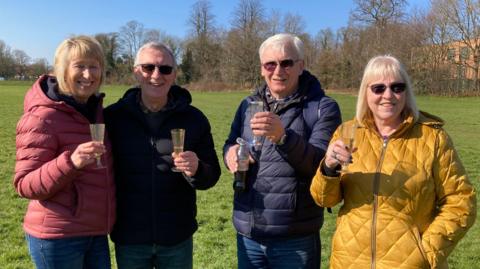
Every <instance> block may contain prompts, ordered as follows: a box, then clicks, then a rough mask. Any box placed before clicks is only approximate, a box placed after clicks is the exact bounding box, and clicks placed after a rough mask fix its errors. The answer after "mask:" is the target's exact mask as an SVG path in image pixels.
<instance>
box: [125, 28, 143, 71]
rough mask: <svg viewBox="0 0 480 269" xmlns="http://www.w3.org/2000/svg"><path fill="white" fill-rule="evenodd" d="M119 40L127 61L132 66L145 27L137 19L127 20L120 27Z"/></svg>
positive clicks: (141, 42)
mask: <svg viewBox="0 0 480 269" xmlns="http://www.w3.org/2000/svg"><path fill="white" fill-rule="evenodd" d="M119 37H120V39H119V41H120V44H121V46H122V52H123V55H124V56H125V58H126V60H127V63H128V64H129V65H130V66H132V65H133V60H134V59H135V55H136V53H137V51H138V49H139V48H140V47H141V46H142V44H143V43H144V41H145V29H144V26H143V24H141V23H139V22H138V21H129V22H127V23H126V24H125V25H124V26H122V27H120V33H119Z"/></svg>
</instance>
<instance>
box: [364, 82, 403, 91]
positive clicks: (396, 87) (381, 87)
mask: <svg viewBox="0 0 480 269" xmlns="http://www.w3.org/2000/svg"><path fill="white" fill-rule="evenodd" d="M387 88H390V90H392V92H394V93H402V92H404V91H405V89H406V88H407V84H405V83H403V82H394V83H392V84H390V85H385V84H383V83H379V84H373V85H370V89H371V90H372V92H373V93H374V94H382V93H384V92H385V91H386V90H387Z"/></svg>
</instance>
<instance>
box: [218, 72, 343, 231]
mask: <svg viewBox="0 0 480 269" xmlns="http://www.w3.org/2000/svg"><path fill="white" fill-rule="evenodd" d="M265 92H266V86H262V87H260V88H258V89H257V90H256V92H255V93H254V94H253V95H252V96H249V97H247V98H245V99H244V100H243V101H242V102H241V104H240V107H239V108H238V110H237V112H236V115H235V119H234V121H233V123H232V126H231V130H230V135H229V137H228V139H227V140H226V142H225V145H224V154H225V153H226V152H227V150H228V148H229V147H230V146H232V145H234V144H235V143H236V142H235V140H236V138H237V137H242V138H244V139H245V140H247V141H251V139H252V132H251V129H250V127H249V122H250V117H249V116H248V114H249V113H246V112H247V111H246V110H247V107H248V103H249V102H250V101H251V100H263V101H264V102H265V100H266V97H265ZM307 102H319V103H316V104H314V106H315V107H318V109H319V110H320V111H319V116H318V118H317V119H316V121H315V123H314V124H313V126H308V124H307V122H306V121H305V119H304V109H305V107H306V103H307ZM270 110H271V111H274V112H275V113H276V114H278V115H279V116H280V118H281V121H282V123H283V126H284V127H285V129H286V134H287V137H286V140H285V143H284V144H283V145H281V146H279V145H275V144H273V143H272V142H271V141H269V140H268V139H264V142H263V146H262V149H261V151H259V152H254V151H251V154H252V156H253V157H254V158H255V159H256V162H255V163H254V164H250V167H249V171H248V176H247V191H245V192H242V193H235V198H234V209H233V222H234V226H235V228H236V229H237V231H238V232H239V233H240V234H242V235H245V236H247V237H250V238H259V239H260V238H280V237H283V238H286V237H293V236H302V235H307V234H312V233H315V232H318V230H319V229H320V228H321V226H322V224H323V208H321V207H318V206H317V205H316V204H315V202H314V201H313V199H312V197H311V196H310V191H309V188H310V183H311V180H312V177H313V176H314V174H315V171H316V170H317V168H318V165H319V163H320V160H321V159H322V158H323V157H324V155H325V152H326V149H327V146H328V143H329V141H330V138H331V136H332V134H333V132H334V131H335V129H336V128H337V126H338V125H339V124H340V123H341V115H340V109H339V107H338V105H337V103H336V102H335V101H334V100H333V99H331V98H329V97H327V96H325V93H324V91H323V90H322V89H321V86H320V83H319V81H318V80H317V78H315V77H314V76H313V75H311V74H310V73H309V72H308V71H304V72H303V74H302V75H301V76H300V80H299V89H298V91H297V94H296V95H295V97H294V98H292V99H291V100H289V101H288V102H287V103H286V104H285V105H284V106H282V108H281V109H279V110H278V111H277V110H276V109H273V108H271V109H270Z"/></svg>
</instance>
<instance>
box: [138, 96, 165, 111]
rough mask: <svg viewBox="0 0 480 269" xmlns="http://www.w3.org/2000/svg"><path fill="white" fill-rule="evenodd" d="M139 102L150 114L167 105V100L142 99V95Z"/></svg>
mask: <svg viewBox="0 0 480 269" xmlns="http://www.w3.org/2000/svg"><path fill="white" fill-rule="evenodd" d="M141 101H142V103H143V105H144V106H145V107H146V108H147V109H148V110H149V111H151V112H158V111H160V109H162V108H163V107H164V106H165V105H166V104H167V99H161V100H149V99H148V98H144V97H143V95H142V98H141Z"/></svg>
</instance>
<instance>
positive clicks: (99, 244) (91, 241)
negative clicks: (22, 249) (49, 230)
mask: <svg viewBox="0 0 480 269" xmlns="http://www.w3.org/2000/svg"><path fill="white" fill-rule="evenodd" d="M25 238H26V240H27V244H28V249H29V251H30V255H31V256H32V260H33V262H34V263H35V266H36V267H37V269H50V268H55V269H90V268H94V269H110V268H111V265H110V251H109V249H108V239H107V236H106V235H100V236H80V237H69V238H60V239H40V238H36V237H34V236H31V235H29V234H25Z"/></svg>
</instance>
